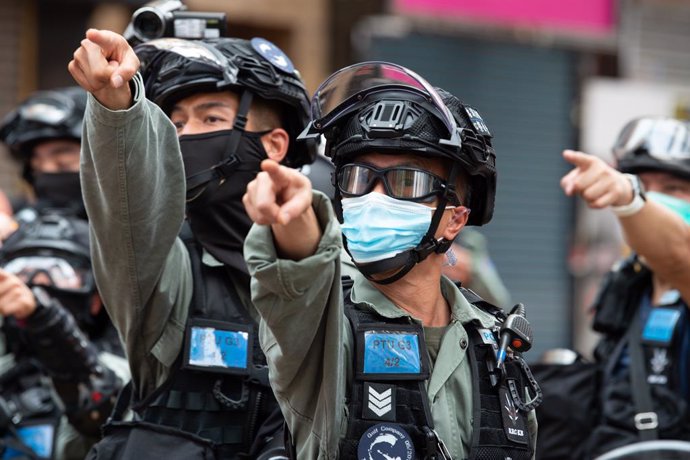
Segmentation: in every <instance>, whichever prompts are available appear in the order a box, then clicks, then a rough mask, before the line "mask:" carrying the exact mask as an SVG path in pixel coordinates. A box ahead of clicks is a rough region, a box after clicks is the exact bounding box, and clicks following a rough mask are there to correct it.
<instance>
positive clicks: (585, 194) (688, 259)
mask: <svg viewBox="0 0 690 460" xmlns="http://www.w3.org/2000/svg"><path fill="white" fill-rule="evenodd" d="M563 157H564V158H565V159H566V161H568V162H569V163H571V164H572V165H574V166H575V168H574V169H573V170H571V171H570V172H569V173H568V174H567V175H566V176H564V177H563V178H562V179H561V187H563V190H564V191H565V193H566V194H567V195H569V196H572V195H575V194H577V195H580V196H581V197H582V198H583V199H584V200H585V201H586V202H587V205H588V206H589V207H590V208H593V209H603V208H607V207H610V206H625V205H627V204H630V202H631V201H632V199H633V188H632V184H631V182H630V181H629V180H628V178H626V177H625V175H624V174H622V173H620V172H619V171H617V170H615V169H614V168H613V167H611V166H610V165H608V164H606V163H605V162H604V161H603V160H601V159H600V158H597V157H595V156H593V155H587V154H584V153H581V152H574V151H571V150H566V151H564V152H563ZM618 221H619V222H620V225H621V227H622V229H623V233H624V236H625V240H626V242H627V243H628V245H630V247H631V248H632V249H633V250H634V251H635V252H636V253H638V254H639V255H641V256H643V257H644V259H645V261H646V263H647V264H648V265H649V267H650V268H651V269H652V271H653V272H654V273H655V275H657V276H658V277H659V278H660V279H662V280H664V281H666V282H668V283H669V284H671V286H673V287H674V288H676V289H678V291H680V293H681V295H682V297H683V299H685V300H686V301H690V226H689V225H688V224H686V223H685V222H684V221H683V219H682V218H681V217H680V216H678V215H677V214H675V213H673V212H671V211H670V210H668V209H666V208H665V207H663V206H662V205H660V204H657V203H655V202H653V201H649V200H647V201H646V202H645V204H644V206H643V207H642V208H641V209H640V210H639V211H638V212H636V213H634V214H632V215H628V216H625V217H618Z"/></svg>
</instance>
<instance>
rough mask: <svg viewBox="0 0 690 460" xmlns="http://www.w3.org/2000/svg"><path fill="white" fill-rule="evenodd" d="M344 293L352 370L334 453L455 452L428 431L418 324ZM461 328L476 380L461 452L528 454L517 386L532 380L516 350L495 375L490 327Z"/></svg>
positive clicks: (431, 455)
mask: <svg viewBox="0 0 690 460" xmlns="http://www.w3.org/2000/svg"><path fill="white" fill-rule="evenodd" d="M461 291H462V292H463V295H465V296H466V298H468V301H470V303H473V305H476V306H478V307H479V308H481V309H483V310H484V311H488V312H489V313H491V314H493V315H494V316H496V317H497V323H498V321H499V319H500V317H501V315H502V312H501V313H499V311H500V310H499V309H496V307H493V306H490V304H488V303H486V302H484V301H483V300H482V299H481V298H479V297H478V296H477V295H476V294H474V293H473V292H471V291H468V290H465V289H461ZM344 299H345V312H346V315H347V317H348V319H349V321H350V325H351V327H352V333H353V336H354V343H355V348H354V350H355V362H354V366H355V367H354V369H355V372H354V380H353V383H352V388H351V391H350V394H349V401H348V403H347V405H348V426H347V434H346V436H345V438H344V439H342V440H341V442H340V446H339V449H340V458H343V459H350V458H352V459H354V458H357V459H359V458H369V457H368V456H366V454H367V452H365V451H366V450H371V449H375V450H379V451H381V450H382V449H383V450H385V449H388V450H389V452H391V454H392V455H389V457H391V458H395V457H401V458H403V459H405V458H409V459H411V458H414V459H425V460H426V459H445V458H448V459H451V458H454V459H456V458H457V457H455V456H454V455H455V454H454V453H453V452H448V450H447V448H446V447H445V445H444V444H443V442H442V440H441V439H439V437H438V435H437V434H436V432H435V431H434V425H433V419H432V416H431V410H430V407H429V400H428V395H427V391H426V384H427V380H428V378H429V376H430V371H429V369H430V366H429V362H428V360H429V358H428V353H427V350H426V345H425V343H424V331H423V328H422V326H421V325H419V324H416V323H412V322H410V321H409V319H408V318H385V317H382V316H380V315H378V314H376V313H375V312H373V311H371V310H365V309H362V308H360V307H359V306H358V305H356V304H354V303H353V302H352V300H351V298H350V289H349V288H346V289H345V292H344ZM465 328H466V329H467V332H468V336H469V338H470V342H469V347H468V351H467V354H468V357H469V359H470V364H471V369H472V377H473V378H472V381H473V382H477V383H478V384H474V385H472V388H473V400H474V401H473V405H474V412H473V417H472V418H473V437H472V440H471V445H470V453H469V458H470V459H494V458H496V459H505V458H510V459H512V460H529V459H531V458H532V454H533V452H532V444H531V442H530V435H529V430H528V424H527V413H528V412H529V410H531V409H532V407H531V406H530V407H527V406H526V405H525V404H524V401H523V400H522V396H523V395H524V391H525V388H526V387H527V386H528V385H534V386H536V382H534V380H533V379H531V373H530V372H529V369H528V368H527V365H526V364H525V363H524V361H522V360H521V358H517V357H516V359H508V360H507V362H506V363H505V370H506V375H505V379H500V378H499V377H498V375H497V373H496V372H497V371H496V369H495V357H496V354H495V353H496V350H497V349H498V346H497V340H496V336H495V331H489V330H488V329H485V328H483V327H482V325H481V324H479V323H471V324H466V325H465ZM496 330H497V329H496ZM410 350H412V351H414V353H410ZM528 379H531V382H527V380H528ZM533 388H534V387H533ZM537 388H538V387H537ZM410 445H411V446H412V447H413V448H410ZM390 449H393V450H390ZM369 453H370V452H369Z"/></svg>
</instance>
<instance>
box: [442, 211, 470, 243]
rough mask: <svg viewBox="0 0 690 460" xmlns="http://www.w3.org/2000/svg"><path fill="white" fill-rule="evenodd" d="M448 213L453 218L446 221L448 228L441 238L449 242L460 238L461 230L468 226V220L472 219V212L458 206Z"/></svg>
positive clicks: (446, 227) (444, 230)
mask: <svg viewBox="0 0 690 460" xmlns="http://www.w3.org/2000/svg"><path fill="white" fill-rule="evenodd" d="M447 212H448V213H450V214H451V216H450V218H449V219H448V220H447V221H446V226H445V228H444V229H443V234H442V235H441V236H442V237H443V238H445V239H446V240H448V241H453V240H454V239H455V237H456V236H458V233H460V230H462V229H463V227H464V226H465V225H466V224H467V220H468V219H469V217H470V210H469V209H468V208H466V207H464V206H457V207H455V208H453V209H450V210H449V211H447Z"/></svg>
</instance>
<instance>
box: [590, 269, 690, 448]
mask: <svg viewBox="0 0 690 460" xmlns="http://www.w3.org/2000/svg"><path fill="white" fill-rule="evenodd" d="M651 276H652V275H651V272H650V271H649V270H648V269H647V268H645V267H644V266H642V265H641V264H640V263H639V261H638V260H637V259H636V258H635V257H631V258H629V259H627V260H626V261H624V262H623V263H622V265H621V266H620V267H619V268H618V269H616V270H614V271H613V272H611V273H610V274H609V275H608V277H607V279H606V282H605V284H604V286H603V288H602V291H601V293H600V295H599V297H598V299H597V301H596V304H595V307H596V316H595V321H594V328H595V330H597V331H599V332H603V333H604V334H605V335H604V337H603V339H602V341H601V342H600V344H599V345H598V346H597V349H596V351H595V354H596V356H597V358H598V359H599V360H600V361H602V362H603V364H604V368H603V374H604V375H603V377H602V390H601V392H600V393H601V397H602V404H601V410H602V415H601V419H600V422H599V424H598V425H597V427H596V428H595V429H594V430H593V432H592V435H591V438H590V440H589V446H590V452H591V453H592V454H599V453H604V452H607V451H610V450H612V449H614V448H616V447H619V446H622V445H628V444H631V443H634V442H638V441H646V440H653V439H680V440H688V439H690V410H688V404H689V403H690V401H687V399H686V396H685V395H683V394H682V391H681V386H680V377H681V375H682V373H683V372H686V370H682V369H683V368H682V367H681V366H683V365H687V364H685V363H686V361H687V359H688V356H682V352H683V349H682V348H681V344H680V343H679V342H680V339H681V336H682V333H683V330H684V328H687V327H688V324H689V322H688V318H687V315H688V307H687V305H686V304H685V302H683V300H682V299H681V298H680V297H679V296H677V297H676V298H675V299H670V302H668V303H666V302H664V303H665V304H664V305H662V306H658V307H652V308H651V310H650V312H649V315H647V317H645V318H642V317H641V316H642V315H641V314H640V306H641V304H642V298H643V295H644V294H645V292H650V290H651V279H652V278H651ZM685 333H686V334H687V333H688V332H687V331H686V332H685ZM684 369H687V367H685V368H684Z"/></svg>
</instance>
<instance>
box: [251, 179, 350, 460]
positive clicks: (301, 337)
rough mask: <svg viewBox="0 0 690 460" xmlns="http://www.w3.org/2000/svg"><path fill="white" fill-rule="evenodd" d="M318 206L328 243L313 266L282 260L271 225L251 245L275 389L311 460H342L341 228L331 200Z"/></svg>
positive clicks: (257, 231)
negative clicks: (339, 453) (338, 457)
mask: <svg viewBox="0 0 690 460" xmlns="http://www.w3.org/2000/svg"><path fill="white" fill-rule="evenodd" d="M313 206H314V209H315V211H316V214H317V216H318V219H319V223H320V225H321V227H322V229H323V236H322V238H321V241H320V242H319V245H318V249H317V251H316V253H315V254H314V255H312V256H310V257H308V258H306V259H303V260H301V261H297V262H296V261H291V260H285V259H278V258H277V255H276V251H275V247H274V245H273V236H272V233H271V229H270V227H268V226H263V225H254V226H253V227H252V229H251V230H250V232H249V234H248V235H247V238H246V239H245V257H246V260H247V265H248V267H249V272H250V274H251V275H252V284H251V289H252V300H253V301H254V305H255V306H256V308H257V310H258V311H259V313H260V314H261V318H262V321H261V324H260V332H259V333H260V339H261V348H262V349H263V350H264V353H265V354H266V358H267V360H268V363H269V372H270V373H269V375H270V379H271V386H272V387H273V391H274V393H275V395H276V398H277V399H278V403H279V404H280V407H281V410H282V412H283V415H284V416H285V419H286V421H287V423H288V427H289V429H290V432H291V434H292V436H293V440H294V441H295V444H297V446H298V449H299V450H298V452H297V458H304V459H313V458H335V457H334V456H335V453H336V452H337V448H338V439H339V438H340V430H339V427H340V424H341V423H342V422H343V408H344V405H343V402H344V394H345V393H344V384H345V375H344V356H343V354H344V352H343V349H344V346H345V345H344V344H343V329H342V328H343V317H344V316H343V306H342V305H343V303H342V292H341V291H342V289H341V287H340V286H341V285H340V259H339V256H340V249H341V239H340V226H339V225H338V222H337V221H336V219H335V218H334V216H333V210H332V208H331V207H330V203H328V199H327V198H326V196H325V195H322V194H320V193H318V192H315V193H314V205H313Z"/></svg>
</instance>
